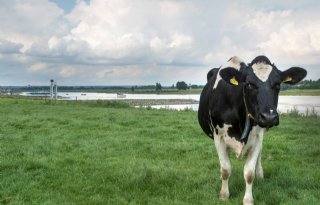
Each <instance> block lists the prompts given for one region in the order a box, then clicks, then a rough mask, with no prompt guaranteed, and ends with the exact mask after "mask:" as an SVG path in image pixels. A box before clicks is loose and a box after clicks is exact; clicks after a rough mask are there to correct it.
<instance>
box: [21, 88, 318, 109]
mask: <svg viewBox="0 0 320 205" xmlns="http://www.w3.org/2000/svg"><path fill="white" fill-rule="evenodd" d="M21 95H25V96H36V94H35V93H32V94H31V93H28V92H24V93H21ZM59 98H60V99H65V100H99V99H100V100H115V99H148V100H157V99H159V100H161V99H188V100H190V99H191V100H197V101H199V98H200V95H199V94H190V95H174V94H170V95H163V94H161V95H157V94H124V95H118V94H117V93H79V92H59ZM198 106H199V105H198V104H181V105H154V106H151V107H153V108H156V109H159V108H165V109H177V110H183V109H186V108H187V109H192V110H198ZM292 110H297V111H298V112H300V113H304V114H305V113H308V112H309V113H310V112H313V113H317V114H318V115H320V96H279V103H278V111H279V112H281V113H287V112H290V111H292Z"/></svg>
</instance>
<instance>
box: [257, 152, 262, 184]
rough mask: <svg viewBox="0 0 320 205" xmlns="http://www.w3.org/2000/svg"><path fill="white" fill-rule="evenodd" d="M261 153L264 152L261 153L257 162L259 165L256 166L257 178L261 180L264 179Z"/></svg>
mask: <svg viewBox="0 0 320 205" xmlns="http://www.w3.org/2000/svg"><path fill="white" fill-rule="evenodd" d="M261 153H262V150H261V151H260V153H259V156H258V160H257V165H256V177H257V178H259V179H263V168H262V163H261Z"/></svg>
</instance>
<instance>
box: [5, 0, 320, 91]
mask: <svg viewBox="0 0 320 205" xmlns="http://www.w3.org/2000/svg"><path fill="white" fill-rule="evenodd" d="M0 3H1V7H0V28H1V29H0V86H8V85H21V86H24V85H48V84H49V81H50V79H54V80H55V81H56V82H57V83H58V84H59V85H75V86H76V85H153V84H155V83H156V82H160V83H161V84H162V85H163V86H164V85H168V86H170V85H172V84H176V82H177V81H185V82H187V83H188V84H199V85H204V84H205V83H206V74H207V72H208V71H209V70H210V69H211V68H214V67H219V66H221V65H223V64H224V63H226V61H227V60H228V59H230V57H232V56H238V57H240V58H241V59H242V60H244V61H245V62H246V63H250V62H251V61H252V59H253V58H254V57H256V56H258V55H266V56H267V57H268V58H269V59H270V61H271V62H273V63H275V65H276V66H277V67H278V69H280V70H286V69H288V68H290V67H293V66H300V67H303V68H305V69H307V71H308V75H307V77H306V79H313V80H317V79H319V78H320V12H319V11H320V1H318V0H303V1H301V0H282V1H279V0H261V1H255V0H242V1H231V0H224V1H220V0H10V1H7V0H0Z"/></svg>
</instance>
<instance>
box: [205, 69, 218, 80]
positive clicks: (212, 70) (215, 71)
mask: <svg viewBox="0 0 320 205" xmlns="http://www.w3.org/2000/svg"><path fill="white" fill-rule="evenodd" d="M218 71H219V68H212V69H211V70H210V71H209V72H208V74H207V82H208V81H209V80H210V78H211V77H212V76H215V75H217V73H218Z"/></svg>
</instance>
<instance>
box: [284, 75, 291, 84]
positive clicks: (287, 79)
mask: <svg viewBox="0 0 320 205" xmlns="http://www.w3.org/2000/svg"><path fill="white" fill-rule="evenodd" d="M290 81H292V78H291V77H290V76H288V77H286V79H284V80H283V81H282V82H283V83H285V82H290Z"/></svg>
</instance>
